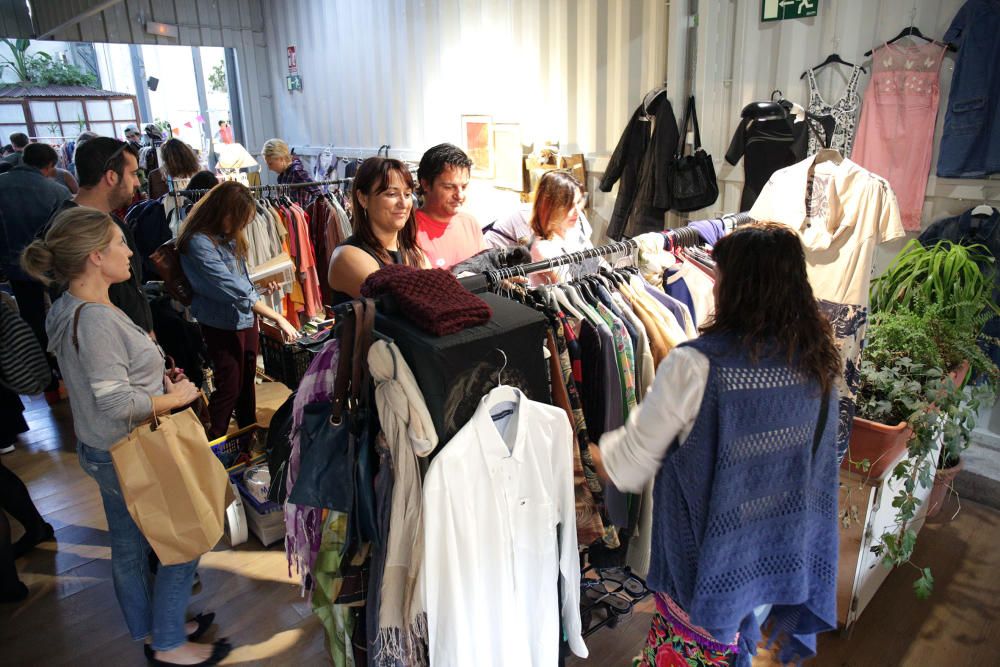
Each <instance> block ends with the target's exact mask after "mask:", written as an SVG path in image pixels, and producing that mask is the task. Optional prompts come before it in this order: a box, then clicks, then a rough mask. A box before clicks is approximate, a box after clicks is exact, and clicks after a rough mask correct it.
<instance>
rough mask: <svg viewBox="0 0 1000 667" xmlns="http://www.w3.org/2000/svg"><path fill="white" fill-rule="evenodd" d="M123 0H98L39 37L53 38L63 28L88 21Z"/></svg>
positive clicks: (39, 27) (39, 28) (40, 27)
mask: <svg viewBox="0 0 1000 667" xmlns="http://www.w3.org/2000/svg"><path fill="white" fill-rule="evenodd" d="M121 2H122V0H104V2H98V3H97V4H95V5H94V6H93V7H91V8H90V9H87V10H85V11H82V12H80V13H79V14H76V15H75V16H72V17H70V18H68V19H66V20H65V21H63V22H62V23H60V24H59V25H57V26H55V27H53V28H48V29H47V30H46V31H45V32H44V33H42V34H40V35H39V36H38V39H51V38H53V37H55V36H56V35H57V34H59V33H60V32H62V31H63V30H65V29H67V28H71V27H73V26H75V25H76V24H78V23H80V22H81V21H86V20H87V19H89V18H90V17H91V16H96V15H98V14H100V13H101V12H103V11H104V10H106V9H110V8H111V7H114V6H115V5H118V4H121ZM32 14H34V12H32ZM42 28H43V26H40V25H39V26H38V30H41V29H42Z"/></svg>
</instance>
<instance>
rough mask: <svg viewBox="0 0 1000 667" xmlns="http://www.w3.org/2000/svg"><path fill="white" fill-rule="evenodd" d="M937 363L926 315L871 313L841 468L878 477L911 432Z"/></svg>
mask: <svg viewBox="0 0 1000 667" xmlns="http://www.w3.org/2000/svg"><path fill="white" fill-rule="evenodd" d="M942 365H943V361H942V358H941V354H940V352H939V351H938V347H937V344H936V343H935V340H934V338H933V336H932V333H931V331H930V329H929V327H928V326H927V321H926V319H925V318H923V317H922V316H920V315H918V314H916V313H913V312H910V311H898V312H878V313H875V314H874V315H873V316H872V322H871V326H870V327H869V328H868V339H867V343H866V346H865V351H864V354H863V356H862V360H861V367H860V369H859V370H860V379H861V383H860V386H859V388H858V396H857V412H856V414H855V418H854V424H853V427H852V430H851V439H850V443H849V445H848V455H847V456H846V457H845V459H844V467H845V468H847V469H849V470H852V471H853V472H857V473H867V474H868V475H869V476H870V477H873V478H875V479H879V478H881V477H882V475H883V474H884V473H885V472H886V470H887V469H888V467H889V466H890V465H891V464H892V462H893V461H895V460H896V458H897V457H898V456H899V454H900V453H902V451H903V450H904V449H906V447H907V443H908V442H909V441H910V439H911V438H912V437H913V435H914V424H913V423H912V422H913V421H914V420H915V419H918V418H919V417H920V416H921V415H922V411H923V410H924V409H925V408H926V406H927V405H929V401H927V395H926V394H927V391H928V387H925V384H926V383H927V381H928V379H930V378H931V377H933V378H937V377H939V376H940V373H941V371H940V369H941V367H942ZM928 373H930V375H928ZM917 426H918V428H920V425H917Z"/></svg>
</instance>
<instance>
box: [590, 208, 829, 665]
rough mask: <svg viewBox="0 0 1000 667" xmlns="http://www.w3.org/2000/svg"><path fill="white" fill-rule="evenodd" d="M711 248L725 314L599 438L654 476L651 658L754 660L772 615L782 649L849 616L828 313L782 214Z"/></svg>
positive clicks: (627, 481)
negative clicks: (841, 613) (842, 583)
mask: <svg viewBox="0 0 1000 667" xmlns="http://www.w3.org/2000/svg"><path fill="white" fill-rule="evenodd" d="M714 257H715V261H716V264H717V267H718V274H719V275H718V279H717V282H716V285H715V291H716V308H715V315H714V319H711V320H710V321H709V322H708V323H706V324H705V325H704V326H703V327H702V329H701V336H700V337H698V338H697V339H694V340H692V341H689V342H687V343H684V344H682V345H680V346H679V347H677V348H675V349H674V350H673V351H671V352H670V355H669V356H668V357H667V358H666V359H665V360H664V361H663V363H662V364H661V365H660V367H659V368H658V369H657V372H656V378H655V380H654V382H653V386H652V388H651V389H650V391H649V392H648V393H647V394H646V397H645V399H644V400H643V402H642V404H641V405H639V407H638V408H637V409H636V410H634V411H633V412H632V414H631V415H630V416H629V419H628V423H626V425H625V426H624V427H622V428H620V429H617V430H616V431H613V432H611V433H606V434H605V435H604V436H603V437H602V438H601V442H600V447H599V448H598V447H597V446H596V445H591V452H592V454H593V456H594V462H595V466H596V467H597V469H598V472H599V474H601V475H602V476H603V477H605V479H609V480H610V481H611V482H613V483H614V485H615V486H616V487H617V488H618V489H619V490H622V491H630V492H640V491H642V489H643V487H644V486H645V485H646V483H647V482H648V481H649V480H651V479H654V478H655V483H654V487H653V498H654V507H655V509H654V511H653V529H652V549H651V554H650V563H651V565H650V570H649V575H648V578H647V581H648V584H649V587H650V588H651V589H652V590H653V591H655V593H656V609H657V611H656V614H655V615H654V618H653V626H652V628H651V629H650V632H649V636H648V641H647V644H646V646H645V647H644V648H643V651H642V653H641V655H640V656H639V657H638V658H637V660H636V663H635V664H639V665H660V664H670V665H672V664H688V662H690V660H691V658H695V659H696V660H698V662H697V664H699V665H701V664H706V665H707V664H711V665H740V666H744V665H745V666H747V667H748V666H749V665H750V661H751V656H752V655H753V654H754V652H755V651H756V641H757V640H758V639H759V638H760V626H761V623H762V622H764V621H765V619H766V620H768V621H771V622H773V627H774V628H775V631H774V634H773V635H772V636H773V637H774V638H775V639H779V640H781V641H782V642H783V645H784V646H783V650H782V654H781V657H782V661H783V662H786V661H791V660H793V659H798V660H800V659H804V658H808V657H810V656H811V655H812V654H813V653H814V652H815V648H816V645H815V635H816V633H818V632H823V631H826V630H831V629H833V628H835V627H836V625H837V616H836V583H837V582H836V577H837V535H838V534H837V499H838V489H837V486H838V476H837V451H836V436H837V421H838V420H837V392H836V390H835V388H834V378H835V377H837V376H838V375H839V373H840V363H841V362H840V356H839V354H838V353H837V350H836V347H835V346H834V342H833V337H832V332H831V330H830V325H829V323H828V322H827V321H826V319H824V317H823V316H822V315H821V314H820V312H819V309H818V307H817V303H816V300H815V299H814V298H813V293H812V289H811V288H810V286H809V281H808V279H807V277H806V263H805V254H804V251H803V249H802V244H801V242H800V241H799V239H798V237H797V236H796V235H795V233H794V232H793V231H791V230H790V229H788V228H787V227H785V226H784V225H778V224H774V223H765V224H755V225H750V226H747V227H743V228H739V229H737V230H736V231H734V232H733V233H732V234H730V235H729V236H726V237H724V238H722V239H721V240H720V241H719V242H718V244H717V245H716V246H715V249H714ZM771 605H773V607H772V606H771ZM685 661H687V662H685ZM692 664H693V663H692Z"/></svg>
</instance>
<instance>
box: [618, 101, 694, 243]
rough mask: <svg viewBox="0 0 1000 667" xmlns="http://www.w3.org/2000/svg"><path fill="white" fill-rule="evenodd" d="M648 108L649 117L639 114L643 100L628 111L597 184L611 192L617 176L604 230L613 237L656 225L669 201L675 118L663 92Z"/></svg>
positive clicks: (659, 227)
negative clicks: (609, 212) (615, 188)
mask: <svg viewBox="0 0 1000 667" xmlns="http://www.w3.org/2000/svg"><path fill="white" fill-rule="evenodd" d="M648 111H649V114H650V115H651V116H652V117H653V121H652V123H650V121H649V120H644V118H646V114H645V113H644V111H643V108H642V105H639V107H638V108H636V110H635V112H634V113H633V114H632V118H631V119H630V120H629V122H628V125H626V126H625V131H624V132H623V133H622V136H621V139H619V140H618V146H616V147H615V152H614V153H613V154H612V155H611V161H610V162H609V163H608V168H607V169H606V170H605V172H604V178H602V179H601V184H600V186H599V187H600V190H601V191H602V192H611V188H612V187H613V186H614V184H615V183H616V182H617V181H618V180H621V184H620V185H619V187H618V198H617V199H616V200H615V210H614V212H613V213H612V214H611V222H610V223H609V224H608V232H607V233H608V237H609V238H613V239H616V240H620V239H621V238H622V237H623V236H627V237H630V238H631V237H633V236H638V235H639V234H643V233H645V232H652V231H657V232H658V231H661V230H662V229H663V216H664V214H665V213H666V212H667V211H668V210H669V209H670V207H671V206H672V205H673V201H672V196H671V189H670V169H669V167H670V164H671V162H672V161H673V159H674V152H675V151H676V149H677V143H678V141H679V140H680V134H679V133H678V131H677V118H675V117H674V110H673V107H671V106H670V101H669V100H667V97H666V95H660V96H659V97H657V98H656V99H655V100H654V101H653V103H652V105H651V108H650V109H649V110H648ZM650 125H652V127H650Z"/></svg>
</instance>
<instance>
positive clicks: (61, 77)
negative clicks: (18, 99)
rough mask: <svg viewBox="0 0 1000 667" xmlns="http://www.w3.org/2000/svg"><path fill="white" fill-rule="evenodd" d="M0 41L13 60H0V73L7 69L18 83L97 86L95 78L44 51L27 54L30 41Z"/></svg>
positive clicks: (4, 39)
mask: <svg viewBox="0 0 1000 667" xmlns="http://www.w3.org/2000/svg"><path fill="white" fill-rule="evenodd" d="M0 41H2V42H3V43H4V44H6V45H7V48H9V49H10V52H11V57H12V58H13V59H10V58H4V59H3V60H0V73H2V72H3V70H4V69H5V68H8V67H9V68H10V69H11V70H12V71H13V72H14V74H15V75H16V76H17V78H18V81H19V82H20V83H35V84H38V85H42V86H46V85H64V86H70V85H84V86H96V85H97V77H96V76H94V75H93V74H91V73H90V72H87V71H86V70H84V69H81V68H80V67H77V66H76V65H70V64H68V63H64V62H62V61H61V60H59V59H57V58H53V57H52V56H51V55H50V54H48V53H46V52H45V51H40V52H38V53H35V54H29V53H28V47H29V46H30V45H31V41H30V40H27V39H17V40H10V39H6V38H3V39H2V40H0Z"/></svg>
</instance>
